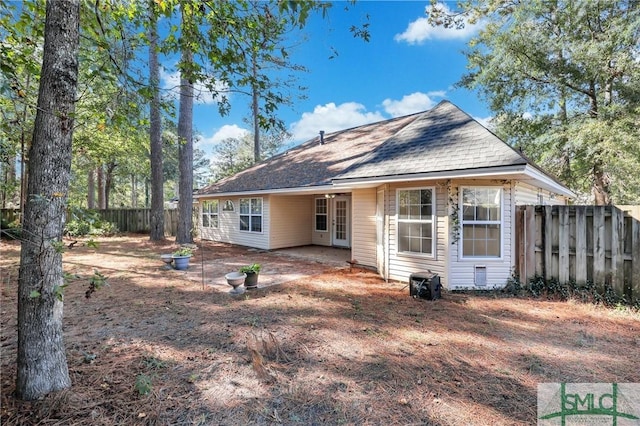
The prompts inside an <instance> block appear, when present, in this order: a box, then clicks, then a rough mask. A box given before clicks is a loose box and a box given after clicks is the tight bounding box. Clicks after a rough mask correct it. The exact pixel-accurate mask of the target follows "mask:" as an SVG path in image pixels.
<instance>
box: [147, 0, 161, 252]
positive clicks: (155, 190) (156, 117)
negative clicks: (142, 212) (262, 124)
mask: <svg viewBox="0 0 640 426" xmlns="http://www.w3.org/2000/svg"><path fill="white" fill-rule="evenodd" d="M149 3H150V6H149V7H150V9H149V10H150V11H151V12H150V17H149V19H150V21H151V22H150V27H149V84H150V85H151V90H152V91H153V97H152V99H151V106H150V120H151V121H150V129H149V136H150V139H151V140H150V151H151V158H150V160H151V217H150V227H151V232H150V233H149V239H150V240H151V241H160V240H164V192H163V187H164V178H163V176H162V123H161V121H160V89H159V82H160V65H159V63H158V51H157V40H158V27H157V26H158V23H157V18H156V15H155V13H154V2H153V1H151V2H149Z"/></svg>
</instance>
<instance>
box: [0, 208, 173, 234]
mask: <svg viewBox="0 0 640 426" xmlns="http://www.w3.org/2000/svg"><path fill="white" fill-rule="evenodd" d="M96 211H97V213H98V214H99V215H100V218H101V219H102V220H104V221H107V222H112V223H115V224H116V226H117V227H118V229H119V230H120V231H121V232H149V231H150V230H151V209H108V210H96ZM0 217H1V218H2V220H3V222H13V221H14V220H17V219H19V218H20V210H18V209H0ZM177 229H178V210H176V209H167V210H165V211H164V234H165V235H166V236H175V235H176V232H177Z"/></svg>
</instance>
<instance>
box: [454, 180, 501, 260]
mask: <svg viewBox="0 0 640 426" xmlns="http://www.w3.org/2000/svg"><path fill="white" fill-rule="evenodd" d="M482 189H492V190H495V189H497V190H498V193H499V194H500V203H499V206H498V209H499V212H500V220H477V219H474V220H470V219H466V220H465V218H464V191H465V190H474V191H477V190H482ZM459 198H460V199H459V202H458V207H459V209H460V210H459V214H458V217H459V218H460V230H459V232H460V241H459V253H460V259H465V260H473V261H477V260H502V259H503V258H504V188H503V187H501V186H461V187H460V197H459ZM465 224H466V225H498V226H499V227H500V233H499V234H500V236H499V238H500V255H499V256H469V255H466V256H465V254H464V225H465Z"/></svg>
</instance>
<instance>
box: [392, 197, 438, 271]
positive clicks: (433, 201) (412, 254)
mask: <svg viewBox="0 0 640 426" xmlns="http://www.w3.org/2000/svg"><path fill="white" fill-rule="evenodd" d="M422 189H428V190H430V191H431V212H432V215H431V236H432V238H431V254H429V253H417V252H414V251H400V236H399V233H400V223H401V222H407V223H429V222H428V221H423V220H401V219H400V191H411V190H422ZM395 216H396V217H395V219H396V230H395V233H396V235H395V237H396V253H397V254H398V255H399V256H407V257H419V258H427V259H435V258H436V247H437V244H436V237H437V234H436V232H437V229H436V224H437V222H438V215H437V214H436V188H435V186H418V187H411V188H397V189H396V215H395Z"/></svg>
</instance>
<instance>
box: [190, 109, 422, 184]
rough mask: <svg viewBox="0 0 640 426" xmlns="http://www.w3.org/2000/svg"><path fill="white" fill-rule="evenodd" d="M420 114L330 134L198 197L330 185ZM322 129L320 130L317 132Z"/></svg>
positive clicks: (223, 181)
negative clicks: (322, 142) (322, 139)
mask: <svg viewBox="0 0 640 426" xmlns="http://www.w3.org/2000/svg"><path fill="white" fill-rule="evenodd" d="M417 116H418V115H417V114H414V115H410V116H406V117H400V118H394V119H391V120H386V121H382V122H378V123H372V124H366V125H363V126H359V127H355V128H352V129H347V130H342V131H338V132H333V133H328V134H325V136H324V144H323V145H321V144H320V137H319V136H318V137H316V138H313V139H311V140H309V141H307V142H305V143H303V144H301V145H298V146H296V147H295V148H292V149H290V150H288V151H287V152H285V153H282V154H279V155H276V156H274V157H272V158H270V159H267V160H265V161H263V162H260V163H258V164H256V165H254V166H253V167H250V168H248V169H246V170H244V171H242V172H240V173H237V174H235V175H233V176H230V177H228V178H225V179H223V180H221V181H219V182H216V183H214V184H212V185H209V186H207V187H204V188H202V189H200V190H199V191H197V194H214V193H223V192H226V193H228V192H249V191H265V190H276V189H287V188H305V187H313V186H322V185H327V186H329V185H331V180H332V179H333V178H334V177H336V176H337V175H339V174H340V173H342V172H343V171H345V170H346V169H348V168H349V167H350V166H351V165H353V164H354V163H356V162H358V161H359V160H360V159H362V158H363V157H364V156H365V155H367V154H368V153H369V152H371V150H373V149H375V148H376V147H378V146H379V145H380V144H382V143H384V142H385V141H387V140H388V139H389V138H390V137H392V136H393V135H395V134H396V133H397V132H398V131H399V130H400V129H402V128H404V127H406V126H407V124H408V123H411V122H412V121H413V120H415V119H416V117H417ZM318 130H320V129H318Z"/></svg>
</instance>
